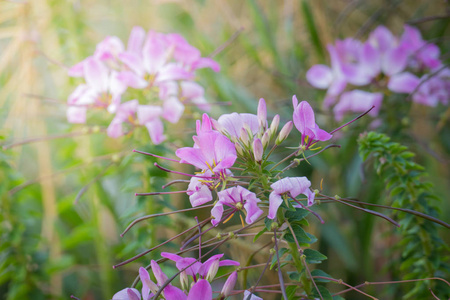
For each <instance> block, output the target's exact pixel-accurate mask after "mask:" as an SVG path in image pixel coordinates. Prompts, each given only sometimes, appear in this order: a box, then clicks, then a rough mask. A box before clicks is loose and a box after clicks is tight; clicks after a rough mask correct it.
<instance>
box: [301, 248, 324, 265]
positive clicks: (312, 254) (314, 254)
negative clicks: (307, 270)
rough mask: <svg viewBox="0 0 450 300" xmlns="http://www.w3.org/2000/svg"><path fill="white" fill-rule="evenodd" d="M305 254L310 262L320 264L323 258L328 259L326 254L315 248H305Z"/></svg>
mask: <svg viewBox="0 0 450 300" xmlns="http://www.w3.org/2000/svg"><path fill="white" fill-rule="evenodd" d="M303 254H305V255H306V262H307V263H309V264H320V263H321V262H322V260H326V259H327V257H326V256H325V255H323V254H322V253H320V252H319V251H316V250H313V249H305V250H304V251H303Z"/></svg>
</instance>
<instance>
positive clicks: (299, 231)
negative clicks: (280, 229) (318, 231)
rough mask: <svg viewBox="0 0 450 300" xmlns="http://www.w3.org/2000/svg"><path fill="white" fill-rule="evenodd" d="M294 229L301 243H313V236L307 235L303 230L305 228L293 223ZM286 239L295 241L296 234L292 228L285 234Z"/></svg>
mask: <svg viewBox="0 0 450 300" xmlns="http://www.w3.org/2000/svg"><path fill="white" fill-rule="evenodd" d="M292 230H293V231H294V233H295V237H296V238H297V241H298V242H299V243H300V244H303V243H306V244H309V243H312V240H311V238H310V237H309V236H308V235H307V233H306V232H305V231H304V230H303V228H302V227H301V226H300V225H298V224H292ZM284 239H285V240H286V241H288V242H290V243H295V239H294V236H293V235H292V233H291V231H290V230H289V231H288V232H287V233H286V234H285V235H284Z"/></svg>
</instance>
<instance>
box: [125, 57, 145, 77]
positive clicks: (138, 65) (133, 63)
mask: <svg viewBox="0 0 450 300" xmlns="http://www.w3.org/2000/svg"><path fill="white" fill-rule="evenodd" d="M119 59H120V60H121V61H122V62H123V63H124V64H126V65H127V66H128V67H129V68H130V69H131V70H132V71H133V72H135V73H136V74H138V75H139V76H141V77H142V76H144V74H145V70H144V65H143V61H142V58H141V57H140V56H139V55H137V54H136V53H131V52H124V53H120V54H119Z"/></svg>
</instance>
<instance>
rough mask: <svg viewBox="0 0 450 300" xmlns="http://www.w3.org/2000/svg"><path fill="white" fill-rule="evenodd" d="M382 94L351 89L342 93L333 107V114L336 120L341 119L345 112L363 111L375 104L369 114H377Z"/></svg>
mask: <svg viewBox="0 0 450 300" xmlns="http://www.w3.org/2000/svg"><path fill="white" fill-rule="evenodd" d="M382 100H383V94H381V93H369V92H366V91H361V90H353V91H350V92H346V93H344V94H342V96H341V99H340V101H339V103H338V104H336V106H335V107H334V109H333V111H334V115H335V118H336V120H337V121H341V120H342V118H343V116H344V114H345V113H347V112H357V113H360V112H365V111H367V110H368V109H370V108H371V107H372V106H375V108H373V109H372V110H371V111H370V112H369V115H371V116H377V115H378V112H379V110H380V108H381V102H382Z"/></svg>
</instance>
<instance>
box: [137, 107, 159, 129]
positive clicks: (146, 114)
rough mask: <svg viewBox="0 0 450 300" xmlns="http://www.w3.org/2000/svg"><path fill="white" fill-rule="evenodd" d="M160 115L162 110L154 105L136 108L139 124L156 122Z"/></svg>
mask: <svg viewBox="0 0 450 300" xmlns="http://www.w3.org/2000/svg"><path fill="white" fill-rule="evenodd" d="M161 114H162V108H161V107H159V106H155V105H139V106H138V108H137V118H138V121H139V124H141V125H143V124H145V123H147V122H150V121H153V120H156V119H158V118H159V116H160V115H161Z"/></svg>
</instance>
